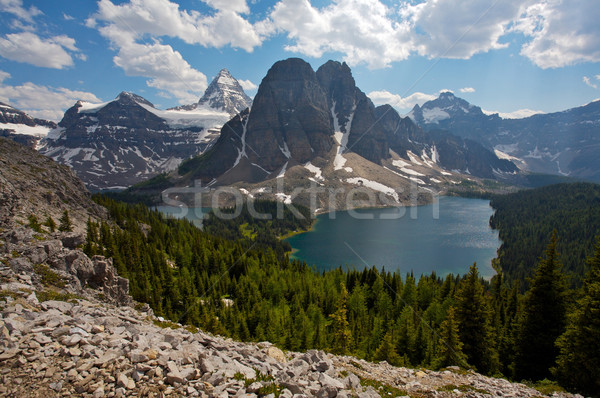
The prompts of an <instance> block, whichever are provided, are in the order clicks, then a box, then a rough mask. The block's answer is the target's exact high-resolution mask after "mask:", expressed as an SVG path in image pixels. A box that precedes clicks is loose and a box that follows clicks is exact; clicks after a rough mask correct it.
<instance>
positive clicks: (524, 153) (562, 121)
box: [409, 92, 600, 181]
mask: <svg viewBox="0 0 600 398" xmlns="http://www.w3.org/2000/svg"><path fill="white" fill-rule="evenodd" d="M409 116H410V117H411V118H412V119H413V120H414V121H415V122H416V123H417V124H419V125H420V126H421V127H423V128H424V129H426V130H431V129H444V130H448V131H450V132H452V133H453V134H456V135H458V136H460V137H463V138H468V139H472V140H475V141H477V142H480V143H481V144H482V145H484V146H485V147H487V148H489V149H492V150H495V151H496V153H497V154H498V155H499V156H500V157H503V158H506V159H511V160H513V161H515V162H516V163H518V164H519V165H520V167H522V168H524V169H526V170H530V171H533V172H539V173H547V174H558V175H565V176H567V175H568V176H572V177H578V178H585V179H590V180H594V181H600V158H598V156H597V155H596V154H597V149H598V147H599V146H600V101H594V102H591V103H589V104H587V105H584V106H581V107H576V108H572V109H568V110H565V111H562V112H555V113H548V114H537V115H533V116H529V117H526V118H522V119H503V118H501V117H499V116H498V115H497V114H493V115H486V114H485V113H483V111H482V110H481V108H479V107H477V106H474V105H471V104H469V103H468V102H467V101H465V100H463V99H460V98H458V97H456V96H454V94H452V93H449V92H445V93H441V94H440V96H439V98H437V99H435V100H433V101H428V102H426V103H424V104H423V105H422V106H418V105H417V106H415V107H414V108H413V110H412V111H411V113H410V114H409Z"/></svg>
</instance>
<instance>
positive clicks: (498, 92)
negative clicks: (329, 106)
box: [0, 0, 600, 120]
mask: <svg viewBox="0 0 600 398" xmlns="http://www.w3.org/2000/svg"><path fill="white" fill-rule="evenodd" d="M599 16H600V14H599V11H598V3H597V0H562V1H561V0H514V1H513V0H495V1H481V0H436V1H434V0H425V1H414V0H410V1H398V0H394V1H392V0H310V1H309V0H268V1H266V0H202V1H201V0H185V1H177V2H175V1H171V0H77V1H73V0H68V1H67V0H52V1H49V0H43V1H42V0H38V1H28V0H0V101H2V102H7V103H9V104H11V105H13V106H15V107H17V108H19V109H22V110H25V111H27V112H29V113H30V114H31V115H33V116H37V117H45V118H48V119H52V120H60V118H61V117H62V114H63V112H64V111H65V110H66V109H68V108H69V107H70V106H72V105H73V104H74V103H75V101H76V100H78V99H83V100H87V101H98V102H100V101H107V100H110V99H113V98H114V97H116V96H117V95H118V93H119V92H121V91H132V92H135V93H137V94H140V95H142V96H144V97H145V98H147V99H148V100H150V101H151V102H153V103H154V104H155V105H156V106H157V107H159V108H163V109H164V108H167V107H172V106H176V105H180V104H188V103H192V102H195V101H197V99H198V98H199V97H200V96H201V95H202V93H203V92H204V90H205V89H206V87H207V85H208V83H210V81H211V79H212V78H213V77H214V76H215V75H216V74H217V73H218V71H219V70H220V69H221V68H227V69H229V70H230V71H231V72H232V74H233V75H234V76H235V77H236V78H237V79H238V80H240V81H241V82H242V83H243V86H244V87H245V89H246V91H247V93H248V94H249V95H250V96H253V95H254V94H255V93H256V89H257V86H258V85H259V84H260V81H261V80H262V78H263V77H264V75H265V74H266V72H267V70H268V69H269V67H270V66H271V65H272V64H273V63H274V62H276V61H278V60H280V59H285V58H289V57H301V58H303V59H305V60H306V61H308V62H309V63H310V64H311V65H312V66H313V68H314V69H315V70H316V69H317V68H318V67H319V66H320V65H321V64H323V63H324V62H326V61H327V60H329V59H333V60H338V61H345V62H347V63H348V64H349V65H350V66H351V68H352V71H353V74H354V77H355V80H356V82H357V85H358V87H359V88H361V89H362V90H363V91H364V92H365V93H367V95H369V96H370V97H371V99H372V100H373V101H374V102H375V104H383V103H390V104H392V105H393V106H395V107H396V108H397V109H398V110H399V111H400V113H402V114H404V113H407V112H408V111H409V110H410V109H411V108H412V107H413V106H414V105H415V104H416V103H418V104H422V103H423V102H425V101H427V100H430V99H433V98H435V97H437V96H438V94H439V93H440V92H441V91H444V90H451V91H453V92H454V93H455V94H456V95H457V96H459V97H462V98H464V99H466V100H467V101H469V102H471V103H472V104H475V105H478V106H481V107H482V108H483V109H484V110H485V111H488V112H500V114H501V115H506V116H507V117H510V116H512V117H515V116H517V115H523V116H525V115H529V114H531V113H532V112H535V111H539V112H555V111H561V110H565V109H568V108H572V107H575V106H580V105H583V104H586V103H589V102H591V101H593V100H595V99H597V98H600V24H599V23H598V17H599Z"/></svg>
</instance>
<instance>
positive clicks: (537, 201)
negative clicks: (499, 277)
mask: <svg viewBox="0 0 600 398" xmlns="http://www.w3.org/2000/svg"><path fill="white" fill-rule="evenodd" d="M491 206H492V207H493V208H494V209H495V210H496V212H495V214H494V215H493V216H492V218H491V220H490V225H491V226H492V228H495V229H497V230H499V237H500V239H501V240H502V242H503V243H502V246H501V247H500V249H499V252H498V258H499V266H500V268H501V269H502V271H503V272H504V273H505V275H506V277H507V278H508V279H511V280H513V281H526V278H527V277H530V276H531V275H532V270H533V268H534V266H535V265H536V264H537V262H538V258H539V256H540V255H541V253H542V252H543V250H544V247H545V246H546V245H547V244H548V240H549V238H550V236H551V235H552V231H553V230H556V231H557V233H558V237H559V241H558V244H557V250H558V252H559V253H560V254H561V261H562V263H563V266H564V272H566V273H567V274H568V276H569V277H570V281H569V283H571V284H573V285H580V284H581V280H582V278H583V275H584V274H585V271H586V270H587V269H586V265H585V264H586V262H585V259H586V258H587V257H588V256H590V255H592V254H593V249H594V237H596V236H598V235H600V185H597V184H589V183H573V184H557V185H551V186H547V187H542V188H537V189H533V190H525V191H519V192H517V193H513V194H509V195H499V196H495V197H494V198H493V199H492V201H491Z"/></svg>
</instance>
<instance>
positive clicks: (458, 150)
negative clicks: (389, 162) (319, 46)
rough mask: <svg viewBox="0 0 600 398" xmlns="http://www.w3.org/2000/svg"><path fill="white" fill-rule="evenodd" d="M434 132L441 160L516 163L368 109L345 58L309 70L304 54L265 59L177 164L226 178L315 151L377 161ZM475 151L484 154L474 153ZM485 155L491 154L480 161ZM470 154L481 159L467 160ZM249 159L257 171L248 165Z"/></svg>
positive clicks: (336, 159)
mask: <svg viewBox="0 0 600 398" xmlns="http://www.w3.org/2000/svg"><path fill="white" fill-rule="evenodd" d="M411 137H412V139H411ZM436 140H440V141H442V142H443V145H442V147H443V149H444V152H446V153H444V156H443V159H444V161H446V163H447V164H449V165H452V166H456V167H453V168H452V170H454V169H455V170H457V171H458V172H466V173H469V172H470V173H472V174H473V175H478V176H481V177H493V176H494V174H493V170H495V169H496V170H501V171H502V172H507V173H511V172H515V171H516V167H514V165H512V164H511V163H510V162H508V161H505V160H503V161H499V160H498V159H497V158H496V157H495V155H494V154H493V153H491V152H489V151H487V152H489V153H487V152H486V150H485V149H484V148H480V147H477V145H476V144H475V143H471V144H469V145H467V144H466V143H465V142H464V141H462V140H461V139H460V138H458V137H451V138H447V139H445V138H442V137H441V136H439V135H436V136H435V137H433V136H432V135H430V134H426V133H425V132H424V131H423V130H422V129H420V128H419V127H417V126H416V125H415V124H414V123H413V122H412V121H411V120H410V119H408V118H405V119H401V118H400V116H399V115H398V114H397V112H396V111H394V110H393V109H391V107H389V106H388V107H383V108H382V107H380V108H378V109H376V108H375V107H374V105H373V103H372V102H371V100H370V99H369V98H368V97H367V96H366V95H365V94H364V93H363V92H362V91H360V89H358V88H357V87H356V85H355V81H354V78H353V77H352V73H351V71H350V68H349V67H348V66H347V65H346V64H345V63H344V64H341V63H339V62H334V61H329V62H327V63H326V64H324V65H323V66H321V67H320V68H319V69H318V70H317V72H316V73H315V72H314V71H313V70H312V68H311V67H310V65H309V64H308V63H306V62H305V61H303V60H301V59H297V58H295V59H294V58H292V59H288V60H285V61H279V62H277V63H276V64H275V65H273V67H272V68H271V69H270V70H269V72H268V73H267V76H266V77H265V78H264V79H263V81H262V83H261V85H260V87H259V90H258V93H257V95H256V97H255V99H254V104H253V106H252V109H251V110H250V112H249V113H248V114H243V115H240V116H238V117H237V118H234V119H233V120H231V121H230V122H229V123H228V124H226V125H225V127H224V128H223V129H222V132H221V138H220V140H219V141H220V142H218V143H217V144H216V145H215V146H214V147H213V149H211V151H210V153H207V154H206V156H203V157H201V158H199V159H196V160H193V161H192V162H189V163H188V164H186V165H184V167H183V170H182V169H180V172H181V171H183V172H185V173H187V172H190V171H192V170H193V172H194V176H195V177H196V178H198V177H199V178H201V179H203V180H204V181H207V182H208V181H211V180H212V179H214V178H217V177H220V176H222V175H223V174H224V173H225V172H228V171H231V173H229V174H230V176H231V177H232V178H227V179H226V180H227V182H235V181H247V182H257V181H261V180H265V179H269V178H272V177H274V176H275V175H278V174H279V173H281V172H282V171H284V170H285V169H287V168H289V167H292V166H294V165H297V164H305V163H307V162H309V161H314V160H315V159H317V158H324V159H326V160H327V159H329V160H331V158H333V163H335V164H336V165H335V166H334V168H335V170H339V169H340V168H341V167H340V166H339V165H340V164H342V163H344V164H345V161H344V160H343V154H344V153H355V154H357V155H359V156H361V157H362V158H364V159H366V160H368V161H370V162H372V163H376V164H379V165H381V164H382V162H383V161H385V160H386V159H390V158H391V156H392V155H391V154H390V149H392V150H393V151H395V152H396V153H397V154H399V155H400V156H401V157H404V158H405V159H406V160H410V159H409V158H408V156H407V151H409V150H412V151H413V152H414V153H415V154H417V155H416V156H417V157H420V156H421V154H422V152H423V150H425V149H427V150H429V152H430V154H429V156H430V157H431V156H432V155H431V151H432V148H433V147H434V146H435V141H436ZM451 143H452V144H451ZM332 150H334V152H335V153H333V154H332V153H331V151H332ZM473 150H474V151H473ZM482 153H484V154H485V157H484V159H480V157H481V156H480V155H481V154H482ZM467 158H468V159H471V161H470V162H468V161H467ZM488 160H493V161H494V162H492V163H491V164H489V167H483V163H485V162H486V161H488ZM477 161H479V163H482V166H481V167H477V166H475V163H477ZM467 163H470V164H471V163H472V164H473V165H472V167H471V168H469V164H467ZM215 164H218V165H215ZM253 167H254V168H256V169H259V170H260V172H258V171H254V172H252V171H250V170H251V169H252V168H253ZM442 167H444V166H443V164H442ZM350 168H351V167H350ZM233 169H237V170H236V172H233ZM274 173H275V174H274Z"/></svg>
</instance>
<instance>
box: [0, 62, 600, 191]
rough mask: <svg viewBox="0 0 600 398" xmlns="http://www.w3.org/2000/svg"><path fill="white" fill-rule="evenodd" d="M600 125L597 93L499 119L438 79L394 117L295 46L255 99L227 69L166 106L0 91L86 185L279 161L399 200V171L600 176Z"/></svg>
mask: <svg viewBox="0 0 600 398" xmlns="http://www.w3.org/2000/svg"><path fill="white" fill-rule="evenodd" d="M599 130H600V101H596V102H592V103H590V104H588V105H586V106H583V107H579V108H574V109H570V110H567V111H564V112H558V113H553V114H542V115H534V116H531V117H528V118H524V119H502V118H500V117H499V116H498V115H497V114H495V115H487V114H485V113H484V112H483V111H482V110H481V108H479V107H477V106H475V105H472V104H470V103H468V102H467V101H465V100H463V99H461V98H458V97H456V96H455V95H454V94H452V93H450V92H444V93H441V94H440V96H439V98H437V99H435V100H433V101H429V102H426V103H425V104H423V105H422V106H418V105H417V106H415V107H414V108H413V110H412V111H411V112H410V114H409V115H408V117H404V118H403V117H401V116H400V115H399V114H398V113H397V112H396V111H395V110H394V109H393V108H392V107H391V106H389V105H383V106H379V107H375V106H374V105H373V103H372V102H371V100H370V99H369V98H368V97H367V96H366V95H365V94H364V93H363V92H362V91H361V90H360V89H359V88H358V87H356V84H355V81H354V78H353V76H352V72H351V70H350V68H349V67H348V66H347V65H346V64H345V63H339V62H334V61H329V62H327V63H326V64H324V65H322V66H321V67H320V68H319V69H318V70H317V71H314V70H313V69H312V68H311V67H310V65H309V64H308V63H306V62H305V61H303V60H301V59H297V58H291V59H288V60H284V61H279V62H277V63H275V64H274V65H273V66H272V68H271V69H270V70H269V71H268V73H267V75H266V76H265V78H264V79H263V81H262V83H261V85H260V87H259V89H258V92H257V94H256V97H255V98H254V100H253V101H252V100H251V99H250V98H249V97H248V96H247V95H246V94H245V93H244V90H243V89H242V87H241V85H240V84H239V82H238V81H237V80H236V79H235V78H234V77H233V76H232V75H231V74H230V73H229V71H227V70H226V69H223V70H221V71H220V72H219V74H218V75H217V76H216V77H215V78H214V80H213V81H212V82H211V84H210V85H209V87H208V88H207V90H206V91H205V93H204V95H203V96H202V97H201V98H200V99H199V101H198V102H196V103H194V104H190V105H183V106H180V107H176V108H171V109H167V110H159V109H156V108H155V107H154V105H153V104H152V103H150V102H149V101H147V100H146V99H144V98H142V97H140V96H138V95H136V94H133V93H127V92H122V93H121V94H119V96H117V98H115V99H114V100H113V101H109V102H106V103H102V104H92V103H88V102H83V101H78V102H77V103H76V104H75V105H74V106H73V107H71V108H70V109H69V110H67V112H66V113H65V115H64V117H63V119H62V120H61V121H60V123H58V125H56V124H55V123H53V122H49V121H45V120H40V119H34V118H32V117H30V116H28V115H27V114H25V113H24V112H22V111H19V110H17V109H15V108H13V107H11V106H10V105H6V104H2V103H0V135H3V136H6V137H9V138H12V139H14V140H17V141H19V142H21V143H24V144H26V145H28V146H31V147H36V148H38V149H39V150H40V151H41V153H43V154H45V155H47V156H50V157H52V158H53V159H55V160H57V161H59V162H61V163H63V164H67V165H69V166H71V167H72V168H73V169H74V171H75V172H76V173H77V174H78V176H79V177H80V178H81V179H82V180H83V181H84V182H85V183H86V185H87V186H88V187H89V188H90V189H91V190H104V189H122V188H126V187H129V186H132V185H134V184H136V183H139V182H142V181H146V180H148V179H149V178H152V177H154V176H156V175H158V174H161V173H168V176H167V179H166V180H164V179H163V181H162V183H161V186H162V187H169V186H185V185H189V184H191V182H192V181H196V180H200V181H203V182H204V183H205V184H208V183H210V184H212V185H214V186H218V185H230V184H235V185H237V186H239V187H245V189H246V191H247V192H250V191H249V190H248V189H247V188H253V189H257V190H261V189H263V188H267V187H269V188H270V189H271V188H272V189H274V188H273V184H274V183H275V182H276V181H277V178H278V177H281V176H284V175H285V176H286V177H287V179H288V180H289V179H290V178H292V177H293V178H292V180H291V181H292V183H293V184H298V183H300V180H304V181H316V182H318V183H319V184H320V185H323V186H329V187H342V189H347V190H348V189H352V187H356V186H357V185H360V186H368V185H371V186H373V187H378V188H379V193H383V194H384V195H388V194H389V195H388V196H389V198H391V199H392V200H393V201H395V202H398V201H400V198H399V197H398V195H396V194H391V193H392V191H395V190H402V189H404V188H405V187H406V185H407V184H415V183H416V184H418V185H419V186H420V187H421V188H422V189H424V190H432V189H434V188H435V189H437V190H440V189H445V188H447V187H452V186H454V185H456V184H459V183H460V182H461V181H464V180H466V179H470V178H471V177H479V178H486V179H499V180H502V181H507V182H519V178H518V176H519V174H520V171H521V170H522V171H531V172H537V173H548V174H558V175H565V176H566V175H568V176H573V177H579V178H586V179H591V180H597V181H600V157H598V156H596V150H597V148H598V145H599V143H600V142H599V140H600V131H599ZM199 155H202V156H199ZM365 183H366V184H365ZM150 185H152V184H150ZM403 187H404V188H403ZM375 191H378V190H377V189H375ZM281 197H284V196H281V195H280V198H281ZM389 198H388V199H389Z"/></svg>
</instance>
